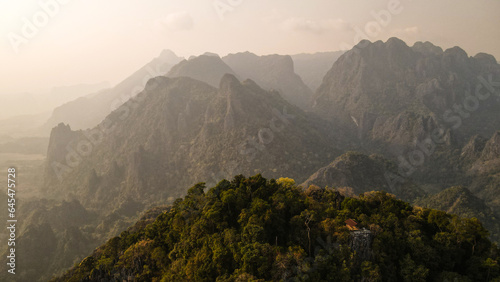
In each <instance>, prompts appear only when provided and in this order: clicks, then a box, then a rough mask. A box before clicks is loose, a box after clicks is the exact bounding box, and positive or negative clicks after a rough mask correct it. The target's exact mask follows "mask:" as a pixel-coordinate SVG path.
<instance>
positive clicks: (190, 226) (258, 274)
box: [54, 175, 500, 281]
mask: <svg viewBox="0 0 500 282" xmlns="http://www.w3.org/2000/svg"><path fill="white" fill-rule="evenodd" d="M348 219H352V220H353V221H355V222H356V223H357V227H358V228H359V229H360V230H359V231H350V230H349V229H348V227H347V226H346V224H345V221H346V220H348ZM349 222H350V221H349ZM499 260H500V252H499V249H498V247H497V246H496V245H495V244H493V243H491V242H490V241H489V239H488V232H487V230H486V229H485V228H484V227H483V226H482V224H481V222H480V221H479V220H477V219H475V218H460V217H457V216H455V215H451V214H447V213H445V212H442V211H438V210H433V209H428V208H421V207H413V206H411V205H410V204H408V203H406V202H403V201H401V200H397V199H396V198H395V197H394V196H393V195H391V194H388V193H386V192H375V191H374V192H367V193H364V194H361V195H359V197H345V196H343V195H342V194H340V193H339V192H338V191H336V190H335V189H332V188H328V187H327V188H320V187H317V186H313V185H311V186H310V187H308V188H307V189H304V188H302V187H298V186H296V185H295V182H294V181H293V180H292V179H289V178H280V179H278V180H274V179H271V180H266V179H265V178H263V177H262V176H261V175H256V176H253V177H250V178H245V177H244V176H241V175H239V176H236V177H234V179H233V180H231V181H228V180H223V181H221V182H219V183H218V184H217V185H216V186H215V187H213V188H210V189H207V188H206V187H205V184H204V183H200V184H197V185H195V186H193V187H192V188H190V189H189V191H188V193H187V196H185V197H184V198H182V199H177V200H176V201H175V203H174V204H173V205H172V206H170V207H168V208H165V209H164V211H162V212H161V213H159V216H157V217H156V219H155V220H154V221H152V222H151V223H149V224H147V223H146V222H145V221H144V220H142V221H139V222H138V223H137V224H136V225H135V226H134V227H131V228H129V230H127V231H124V232H122V233H121V234H120V236H118V237H114V238H112V239H110V240H109V241H108V242H107V243H106V244H105V245H103V246H101V247H100V248H98V249H96V250H95V251H94V253H93V254H92V255H91V256H89V257H87V258H85V259H84V260H83V261H82V262H80V263H79V264H77V265H75V267H73V268H72V269H71V270H69V271H68V272H67V273H66V274H65V275H63V276H62V277H60V278H56V279H54V281H96V280H100V279H103V278H104V279H108V281H109V280H111V281H113V279H115V281H122V280H123V279H133V280H134V281H446V280H448V281H489V280H491V279H500V266H499V265H498V261H499ZM495 281H496V280H495Z"/></svg>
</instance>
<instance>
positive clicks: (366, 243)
mask: <svg viewBox="0 0 500 282" xmlns="http://www.w3.org/2000/svg"><path fill="white" fill-rule="evenodd" d="M372 242H373V234H372V232H371V231H370V230H366V229H362V230H356V231H352V232H351V241H350V244H349V247H351V250H353V251H354V252H355V253H356V256H357V259H358V261H359V262H362V261H367V260H370V257H371V253H372Z"/></svg>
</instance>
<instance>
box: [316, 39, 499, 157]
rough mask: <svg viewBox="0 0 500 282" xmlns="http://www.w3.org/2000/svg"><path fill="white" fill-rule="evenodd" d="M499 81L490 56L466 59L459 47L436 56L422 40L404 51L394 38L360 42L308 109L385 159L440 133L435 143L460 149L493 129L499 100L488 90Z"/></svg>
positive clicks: (339, 62) (438, 51)
mask: <svg viewBox="0 0 500 282" xmlns="http://www.w3.org/2000/svg"><path fill="white" fill-rule="evenodd" d="M499 77H500V65H498V64H497V63H496V60H495V59H494V58H493V56H491V55H487V54H483V53H479V54H477V55H476V56H474V57H468V55H467V54H466V53H465V51H463V50H462V49H460V48H459V47H453V48H450V49H447V50H445V51H442V50H441V49H440V48H439V47H436V46H434V45H432V44H431V43H429V42H426V43H418V42H417V43H415V45H414V46H413V47H409V46H407V45H406V43H404V42H403V41H401V40H399V39H397V38H391V39H389V40H387V42H385V43H384V42H382V41H377V42H374V43H371V42H369V41H366V40H365V41H362V42H360V43H359V44H358V45H356V46H355V47H354V48H353V49H352V50H350V51H348V52H346V53H345V54H343V55H342V56H341V57H340V58H339V59H338V60H337V61H336V62H335V63H334V65H333V67H332V68H331V69H330V70H329V71H328V73H327V75H326V76H325V78H324V80H323V83H322V84H321V86H320V87H319V89H318V91H317V92H316V93H315V105H314V107H313V110H314V112H316V113H317V114H319V115H321V116H322V117H324V118H326V119H329V120H337V121H342V123H343V124H345V125H346V126H348V127H349V128H350V130H351V131H352V132H356V133H357V135H358V139H359V140H361V141H362V142H363V143H364V144H365V146H368V147H369V148H370V149H372V150H373V149H377V148H379V151H382V152H383V153H386V154H390V155H391V156H393V157H397V156H399V155H402V154H403V153H405V151H406V150H408V149H412V150H413V149H415V146H414V144H415V142H422V141H423V140H424V139H426V138H427V137H429V136H431V133H433V132H434V133H436V132H437V130H441V131H443V132H444V133H441V134H437V135H439V137H441V138H438V139H443V138H448V139H449V140H448V141H449V142H455V143H456V144H457V145H458V146H459V147H461V146H463V145H465V143H467V142H468V140H469V138H470V137H471V136H473V135H475V134H480V135H482V136H491V134H493V133H494V132H495V131H496V130H498V128H497V124H499V123H500V116H499V115H497V114H496V113H498V111H499V110H500V103H496V101H497V100H498V93H497V92H494V91H493V90H494V89H493V88H494V87H495V86H496V81H497V80H496V79H498V78H499ZM476 89H478V92H477V93H476ZM490 91H493V92H494V93H490ZM435 135H436V134H435ZM443 135H444V136H443ZM380 148H382V149H381V150H380Z"/></svg>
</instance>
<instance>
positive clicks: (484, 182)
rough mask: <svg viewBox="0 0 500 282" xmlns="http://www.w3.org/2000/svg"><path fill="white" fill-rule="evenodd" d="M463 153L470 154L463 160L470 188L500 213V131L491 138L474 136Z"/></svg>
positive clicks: (464, 154)
mask: <svg viewBox="0 0 500 282" xmlns="http://www.w3.org/2000/svg"><path fill="white" fill-rule="evenodd" d="M472 152H475V154H473V153H472ZM462 155H463V156H464V158H465V157H466V156H469V158H468V159H464V160H463V162H464V165H463V171H464V174H465V175H466V180H467V182H466V183H467V185H469V188H470V190H471V191H473V192H474V194H476V195H478V196H479V197H480V198H481V199H483V200H484V201H485V202H486V203H487V204H488V205H489V206H490V207H492V208H493V209H494V210H495V212H496V213H497V214H500V194H499V188H500V132H499V131H497V132H495V134H493V136H492V137H491V138H490V139H489V140H488V139H485V138H482V137H475V138H472V139H471V141H470V142H469V143H468V145H467V146H466V147H464V150H463V153H462Z"/></svg>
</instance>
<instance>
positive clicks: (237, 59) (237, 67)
mask: <svg viewBox="0 0 500 282" xmlns="http://www.w3.org/2000/svg"><path fill="white" fill-rule="evenodd" d="M222 60H223V61H224V62H225V63H226V64H227V65H228V66H230V67H231V69H233V70H234V71H235V72H236V73H237V74H238V76H239V77H241V78H242V79H251V80H253V81H255V82H256V83H257V84H258V85H260V86H261V87H262V88H264V89H266V90H272V89H274V90H276V91H278V92H279V93H280V95H281V96H282V97H283V98H284V99H285V100H287V101H288V102H289V103H291V104H293V105H296V106H298V107H300V108H302V109H306V108H308V107H309V106H310V104H311V101H312V91H311V89H309V88H308V87H307V86H306V85H305V84H304V82H302V79H301V77H300V76H298V75H297V74H296V73H295V71H294V61H293V60H292V58H291V57H290V56H283V55H268V56H257V55H255V54H252V53H250V52H245V53H237V54H229V55H227V56H225V57H224V58H222Z"/></svg>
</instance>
